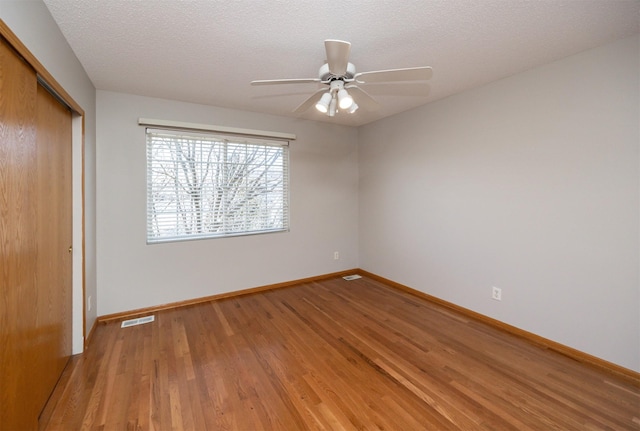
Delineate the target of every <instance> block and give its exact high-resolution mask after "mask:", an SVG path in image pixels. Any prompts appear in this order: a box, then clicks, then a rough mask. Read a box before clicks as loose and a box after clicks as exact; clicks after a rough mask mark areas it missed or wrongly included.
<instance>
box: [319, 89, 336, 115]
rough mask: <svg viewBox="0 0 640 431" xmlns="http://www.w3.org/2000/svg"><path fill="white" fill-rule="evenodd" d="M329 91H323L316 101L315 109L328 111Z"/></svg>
mask: <svg viewBox="0 0 640 431" xmlns="http://www.w3.org/2000/svg"><path fill="white" fill-rule="evenodd" d="M331 100H332V99H331V93H324V94H323V95H322V97H321V98H320V100H318V103H316V109H317V110H318V111H320V112H322V113H323V114H326V113H327V112H328V111H329V104H330V103H331Z"/></svg>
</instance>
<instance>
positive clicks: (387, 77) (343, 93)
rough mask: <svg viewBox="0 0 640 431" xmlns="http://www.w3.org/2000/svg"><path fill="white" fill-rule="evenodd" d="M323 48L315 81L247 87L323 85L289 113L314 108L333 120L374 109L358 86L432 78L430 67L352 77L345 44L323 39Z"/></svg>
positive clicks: (265, 81) (259, 82) (353, 70)
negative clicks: (324, 58)
mask: <svg viewBox="0 0 640 431" xmlns="http://www.w3.org/2000/svg"><path fill="white" fill-rule="evenodd" d="M324 48H325V51H326V53H327V62H326V63H325V64H323V65H322V66H321V67H320V70H319V71H318V77H317V78H302V79H263V80H257V81H251V85H272V84H307V83H318V84H324V85H326V86H328V88H326V87H325V88H322V89H320V90H318V91H316V92H315V93H313V94H312V95H311V96H310V97H309V98H307V99H306V100H305V101H304V102H302V103H301V104H300V105H299V106H298V107H297V108H296V109H294V111H293V112H298V113H300V112H304V111H306V110H307V109H309V108H310V107H311V106H313V105H315V107H316V109H317V110H318V111H320V112H321V113H323V114H327V115H328V116H330V117H333V116H334V115H335V114H336V113H337V112H339V111H340V112H342V111H344V112H348V113H354V112H356V110H357V109H358V107H359V105H361V106H362V107H363V108H364V109H366V110H370V111H373V110H376V109H378V107H379V104H378V102H377V101H376V100H375V99H374V98H373V97H371V96H370V95H369V94H368V93H367V92H366V91H364V90H363V89H361V88H360V87H359V85H366V84H379V83H383V82H384V83H389V82H409V81H426V80H428V79H430V78H431V76H432V74H433V71H432V69H431V67H428V66H424V67H410V68H407V69H389V70H375V71H371V72H360V73H356V67H355V66H354V65H353V64H352V63H349V54H350V52H351V44H350V43H349V42H345V41H342V40H335V39H327V40H325V41H324ZM356 100H357V103H356Z"/></svg>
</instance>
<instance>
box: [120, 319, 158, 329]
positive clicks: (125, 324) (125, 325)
mask: <svg viewBox="0 0 640 431" xmlns="http://www.w3.org/2000/svg"><path fill="white" fill-rule="evenodd" d="M155 318H156V317H155V316H145V317H138V318H137V319H131V320H124V321H123V322H122V325H120V327H121V328H128V327H129V326H136V325H143V324H145V323H150V322H153V321H154V320H155Z"/></svg>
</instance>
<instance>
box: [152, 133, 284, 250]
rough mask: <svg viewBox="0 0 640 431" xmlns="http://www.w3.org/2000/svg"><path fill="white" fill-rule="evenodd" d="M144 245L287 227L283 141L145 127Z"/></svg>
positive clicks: (261, 231) (280, 229) (253, 232)
mask: <svg viewBox="0 0 640 431" xmlns="http://www.w3.org/2000/svg"><path fill="white" fill-rule="evenodd" d="M146 136H147V243H157V242H166V241H177V240H188V239H200V238H214V237H225V236H236V235H249V234H258V233H267V232H280V231H287V230H289V187H288V186H289V151H288V150H289V147H288V142H285V141H279V140H270V139H267V138H265V139H261V138H248V137H238V136H233V135H224V134H211V133H207V132H191V131H183V130H163V129H152V128H147V130H146Z"/></svg>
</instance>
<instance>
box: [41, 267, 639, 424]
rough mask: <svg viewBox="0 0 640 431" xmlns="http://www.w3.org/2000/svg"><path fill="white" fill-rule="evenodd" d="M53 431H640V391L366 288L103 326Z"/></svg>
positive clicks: (257, 299)
mask: <svg viewBox="0 0 640 431" xmlns="http://www.w3.org/2000/svg"><path fill="white" fill-rule="evenodd" d="M50 411H51V414H50V416H49V415H47V418H48V419H49V420H48V426H47V427H46V429H47V430H80V429H87V430H89V429H96V430H170V429H174V430H182V429H193V430H247V431H253V430H278V431H283V430H307V429H309V430H402V431H408V430H519V431H521V430H639V429H640V389H639V388H637V387H634V386H632V385H631V384H629V383H628V382H625V381H624V380H618V379H617V378H616V377H614V376H612V375H608V374H605V373H602V372H600V371H598V370H595V369H592V368H590V367H588V366H584V365H581V364H579V363H577V362H576V361H574V360H572V359H569V358H567V357H564V356H562V355H560V354H557V353H554V352H552V351H548V350H545V349H542V348H539V347H536V346H533V345H531V344H529V343H527V342H526V341H524V340H522V339H520V338H516V337H513V336H511V335H508V334H506V333H504V332H501V331H499V330H496V329H493V328H490V327H488V326H486V325H485V324H482V323H479V322H476V321H472V320H467V319H465V318H464V317H462V316H459V315H455V314H453V313H452V312H450V311H447V310H446V309H444V308H440V307H439V306H436V305H434V304H431V303H429V302H426V301H425V300H423V299H419V298H416V297H413V296H411V295H409V294H407V293H404V292H401V291H398V290H395V289H393V288H390V287H387V286H385V285H383V284H381V283H379V282H377V281H373V280H370V279H367V278H363V279H360V280H355V281H344V280H342V279H340V278H337V279H331V280H326V281H322V282H313V283H307V284H302V285H299V286H295V287H290V288H282V289H278V290H274V291H269V292H263V293H258V294H253V295H247V296H242V297H236V298H231V299H224V300H220V301H216V302H208V303H204V304H200V305H195V306H190V307H185V308H180V309H175V310H170V311H163V312H159V313H156V321H155V322H153V323H149V324H146V325H142V326H136V327H130V328H124V329H121V328H120V326H119V324H117V323H113V324H107V325H100V326H99V327H98V328H97V329H96V332H95V334H94V337H93V339H92V340H91V344H90V346H89V348H88V349H87V351H86V352H85V353H84V354H83V355H82V356H80V357H76V358H74V359H73V360H72V363H71V364H70V366H69V367H68V368H67V370H66V372H65V374H64V376H63V378H62V380H61V383H60V385H59V387H58V389H57V392H56V393H55V394H54V395H53V397H52V399H51V401H50Z"/></svg>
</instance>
